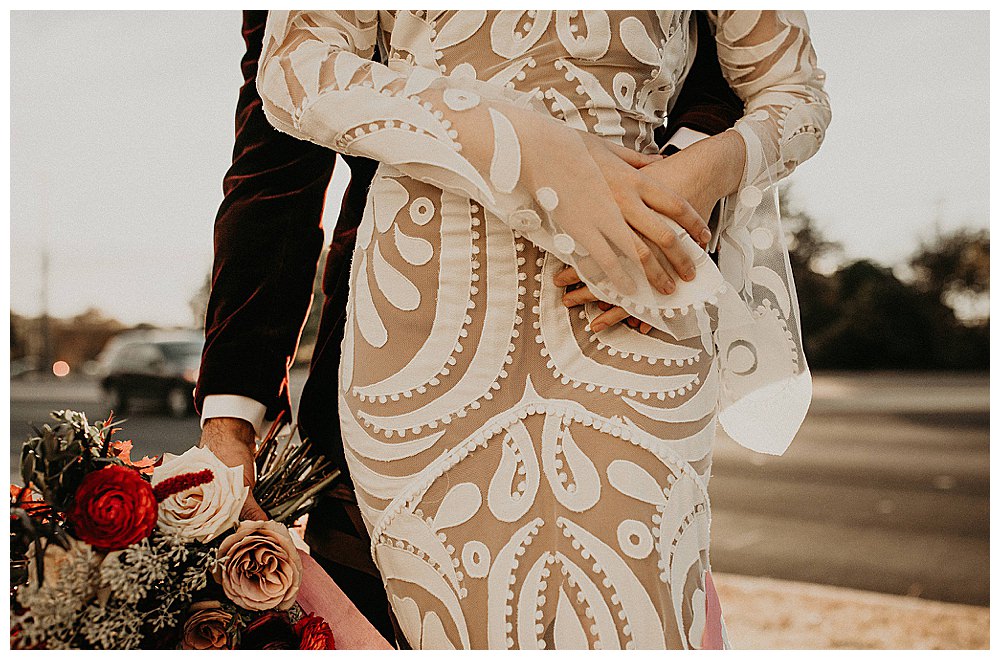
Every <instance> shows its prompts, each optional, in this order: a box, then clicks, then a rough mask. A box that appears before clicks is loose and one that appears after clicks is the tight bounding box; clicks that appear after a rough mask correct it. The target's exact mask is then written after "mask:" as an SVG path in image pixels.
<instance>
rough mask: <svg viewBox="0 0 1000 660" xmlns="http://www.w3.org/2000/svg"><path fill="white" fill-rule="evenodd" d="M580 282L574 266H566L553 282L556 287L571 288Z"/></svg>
mask: <svg viewBox="0 0 1000 660" xmlns="http://www.w3.org/2000/svg"><path fill="white" fill-rule="evenodd" d="M580 281H581V280H580V276H579V275H577V273H576V268H573V267H572V266H566V267H565V268H563V269H562V270H561V271H559V272H558V273H556V274H555V276H554V277H553V278H552V282H553V283H554V284H555V285H556V286H571V285H573V284H577V283H578V282H580Z"/></svg>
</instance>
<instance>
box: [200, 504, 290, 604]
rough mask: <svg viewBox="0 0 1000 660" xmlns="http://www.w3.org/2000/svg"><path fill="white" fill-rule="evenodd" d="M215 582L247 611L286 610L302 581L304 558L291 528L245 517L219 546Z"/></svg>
mask: <svg viewBox="0 0 1000 660" xmlns="http://www.w3.org/2000/svg"><path fill="white" fill-rule="evenodd" d="M219 559H221V560H222V565H221V566H220V568H218V569H216V570H215V573H214V577H215V581H216V582H218V583H219V584H220V585H222V590H223V591H224V592H225V594H226V596H227V597H229V598H230V599H231V600H232V601H233V602H234V603H236V605H238V606H239V607H242V608H244V609H247V610H254V611H261V610H270V609H279V610H287V609H289V608H290V607H291V606H292V605H293V604H294V603H295V596H296V595H298V593H299V584H300V583H301V582H302V560H300V559H299V553H298V550H297V549H296V548H295V544H294V543H293V542H292V537H291V534H289V532H288V528H287V527H285V526H284V525H282V524H281V523H278V522H275V521H273V520H245V521H243V522H241V523H240V524H239V526H238V527H237V528H236V531H235V532H233V533H232V534H231V535H229V536H227V537H226V538H225V539H223V541H222V544H221V545H220V546H219Z"/></svg>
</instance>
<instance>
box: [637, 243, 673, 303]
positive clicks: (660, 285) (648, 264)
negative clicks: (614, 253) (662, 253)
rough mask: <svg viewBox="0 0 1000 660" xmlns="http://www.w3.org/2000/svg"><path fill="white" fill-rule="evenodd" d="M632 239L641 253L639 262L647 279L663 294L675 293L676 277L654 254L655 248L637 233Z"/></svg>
mask: <svg viewBox="0 0 1000 660" xmlns="http://www.w3.org/2000/svg"><path fill="white" fill-rule="evenodd" d="M632 240H633V242H634V244H635V250H636V252H637V253H638V254H639V263H641V264H642V269H643V270H644V271H645V273H646V279H648V280H649V283H650V284H652V285H653V286H654V287H655V288H656V290H657V291H659V292H660V293H662V294H665V295H669V294H671V293H673V292H674V290H675V289H676V288H677V284H676V283H675V282H674V278H672V277H670V274H669V273H667V271H666V269H664V268H663V264H661V263H660V260H659V259H657V258H656V255H655V254H653V250H652V249H650V247H649V246H648V245H646V242H645V241H643V240H642V238H640V237H639V236H638V235H636V234H633V235H632Z"/></svg>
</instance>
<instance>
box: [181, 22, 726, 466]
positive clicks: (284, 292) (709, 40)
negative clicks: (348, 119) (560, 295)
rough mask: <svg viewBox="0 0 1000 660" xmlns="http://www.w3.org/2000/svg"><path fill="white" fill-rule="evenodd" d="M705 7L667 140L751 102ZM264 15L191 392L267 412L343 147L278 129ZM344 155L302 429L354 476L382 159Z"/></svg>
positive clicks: (240, 112)
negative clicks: (354, 379)
mask: <svg viewBox="0 0 1000 660" xmlns="http://www.w3.org/2000/svg"><path fill="white" fill-rule="evenodd" d="M696 14H697V24H698V30H699V39H698V44H699V46H698V52H697V54H696V57H695V61H694V64H693V66H692V69H691V72H690V73H689V76H688V78H687V80H686V82H685V84H684V87H683V89H682V90H681V93H680V96H679V98H678V100H677V103H676V104H675V106H674V109H673V111H672V112H671V117H670V121H669V129H662V130H660V131H659V133H658V135H657V143H658V144H661V145H662V144H663V143H664V142H666V140H667V139H669V135H670V134H672V133H673V132H674V131H676V130H677V129H678V128H680V127H682V126H686V127H688V128H691V129H693V130H697V131H700V132H702V133H707V134H716V133H719V132H721V131H723V130H725V129H726V128H728V127H730V126H732V125H733V123H735V121H736V120H737V119H738V118H739V117H740V116H741V115H742V114H743V104H742V102H741V101H740V100H739V99H738V98H737V97H736V96H735V94H733V92H732V90H731V89H730V88H729V85H728V84H727V83H726V81H725V80H724V79H723V77H722V73H721V71H720V69H719V64H718V60H717V58H716V51H715V40H714V37H713V36H712V34H711V32H710V31H709V27H708V22H707V20H706V19H705V17H704V16H703V15H702V14H703V13H702V12H696ZM266 18H267V12H266V11H244V12H243V38H244V41H245V42H246V47H247V50H246V54H245V55H244V57H243V60H242V63H241V65H242V71H243V79H244V82H243V86H242V87H241V88H240V95H239V102H238V104H237V108H236V143H235V147H234V149H233V162H232V166H231V167H230V168H229V170H228V172H227V173H226V177H225V180H224V182H223V190H224V193H225V198H224V200H223V202H222V205H221V206H220V208H219V212H218V215H217V216H216V219H215V233H214V237H215V238H214V242H215V260H214V264H213V271H212V289H211V295H210V298H209V303H208V311H207V318H206V330H205V340H206V341H205V349H204V353H203V355H202V362H201V370H200V375H199V378H198V383H197V386H196V389H195V393H194V396H195V408H196V409H197V411H198V413H199V414H200V413H201V409H202V404H203V402H204V399H205V397H206V396H207V395H209V394H239V395H243V396H247V397H250V398H252V399H255V400H257V401H260V402H261V403H263V404H265V406H266V407H267V417H268V418H269V419H270V418H273V417H274V416H275V415H276V414H277V412H278V411H280V410H285V411H288V414H289V415H290V409H291V408H290V402H289V394H288V369H289V367H290V366H291V363H292V360H293V357H294V354H295V350H296V347H297V344H298V339H299V334H300V330H301V328H302V324H303V322H304V319H305V317H306V314H307V312H308V307H309V297H310V295H311V293H312V286H313V280H314V278H315V275H316V268H317V262H318V260H319V255H320V252H321V251H322V244H323V230H322V225H321V214H322V209H323V204H324V199H325V195H326V188H327V185H328V184H329V182H330V176H331V175H332V173H333V167H334V163H335V161H336V158H337V154H336V153H335V152H333V151H331V150H329V149H326V148H323V147H320V146H318V145H315V144H312V143H310V142H305V141H302V140H297V139H295V138H292V137H290V136H288V135H285V134H284V133H279V132H278V131H277V130H275V129H274V128H272V127H271V125H270V124H269V123H268V121H267V119H266V118H265V117H264V112H263V110H262V109H261V100H260V97H259V96H258V94H257V87H256V82H255V81H256V77H257V60H258V58H259V57H260V53H261V46H262V40H263V35H264V24H265V21H266ZM668 130H669V133H668ZM341 157H342V158H343V159H344V161H345V162H346V163H347V164H348V165H349V166H350V168H351V183H350V186H349V187H348V189H347V193H346V194H345V196H344V199H343V203H342V204H341V208H340V216H339V217H338V218H337V221H336V228H335V231H334V235H333V240H332V243H331V245H330V251H329V256H328V257H327V260H326V265H325V269H324V271H323V286H322V289H323V293H324V300H323V301H322V304H323V309H322V317H321V322H320V327H319V335H318V339H317V343H316V347H315V350H314V351H313V355H312V361H311V363H310V371H309V376H308V379H307V381H306V384H305V388H304V390H303V393H302V398H301V400H300V402H299V412H298V420H297V421H298V425H299V432H300V434H301V435H302V437H308V438H310V439H311V440H312V442H313V443H314V445H315V446H316V447H317V448H318V449H320V450H321V451H323V452H324V453H325V454H327V455H328V456H329V457H330V458H331V459H332V460H333V461H334V462H335V463H336V464H337V465H338V466H340V467H341V469H342V471H343V472H344V475H345V478H347V467H346V465H345V464H344V450H343V446H342V443H341V437H340V422H339V416H338V410H337V373H338V364H339V360H340V342H341V339H342V338H343V335H344V320H345V308H346V303H347V293H348V288H349V287H348V279H349V277H348V275H349V270H350V268H349V266H350V256H351V252H352V250H353V247H354V239H355V233H356V230H357V226H358V224H359V223H360V221H361V215H362V211H363V209H364V205H365V197H366V195H367V192H368V186H369V184H370V182H371V180H372V176H373V174H374V172H375V168H376V166H377V163H375V162H374V161H371V160H368V159H364V158H357V157H352V156H341ZM319 302H320V301H317V304H318V303H319Z"/></svg>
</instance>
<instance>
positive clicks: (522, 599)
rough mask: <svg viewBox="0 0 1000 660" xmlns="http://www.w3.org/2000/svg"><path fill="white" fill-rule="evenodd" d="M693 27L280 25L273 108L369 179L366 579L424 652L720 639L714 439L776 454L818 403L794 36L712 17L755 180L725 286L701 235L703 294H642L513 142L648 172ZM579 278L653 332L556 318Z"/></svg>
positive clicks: (363, 481)
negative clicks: (365, 164)
mask: <svg viewBox="0 0 1000 660" xmlns="http://www.w3.org/2000/svg"><path fill="white" fill-rule="evenodd" d="M693 20H694V19H693V17H692V15H691V12H689V11H658V12H654V11H542V10H538V11H526V12H521V11H499V12H496V11H472V10H469V11H457V12H456V11H440V12H437V11H427V12H424V11H355V12H350V11H322V12H320V11H316V12H311V11H310V12H300V11H292V12H272V14H271V15H270V17H269V19H268V24H267V33H266V36H265V41H264V56H263V58H262V60H261V69H260V74H259V76H258V88H259V90H260V93H261V96H262V98H263V100H264V107H265V110H266V112H267V115H268V117H269V119H270V120H271V122H272V123H273V124H274V125H275V126H276V127H277V128H279V129H280V130H282V131H285V132H288V133H290V134H292V135H295V136H298V137H300V138H302V139H307V140H311V141H314V142H317V143H319V144H323V145H325V146H328V147H329V148H331V149H335V150H337V151H340V152H344V153H353V154H359V155H363V156H368V157H370V158H374V159H376V160H378V161H380V162H381V165H380V167H379V169H378V172H377V174H376V176H375V179H374V182H373V183H372V186H371V190H370V192H369V196H368V205H367V208H366V210H365V216H364V221H363V223H362V224H361V227H360V229H359V230H358V235H357V245H356V248H355V251H354V256H353V260H352V271H351V277H352V280H351V296H350V301H349V305H348V319H347V331H346V336H345V338H344V342H343V357H342V366H341V373H340V397H341V399H340V406H341V408H340V410H341V413H342V429H343V438H344V444H345V448H346V454H347V458H348V461H349V465H350V468H351V475H352V477H353V480H354V484H355V487H356V491H357V497H358V501H359V504H360V506H361V510H362V513H363V516H364V519H365V522H366V524H367V525H368V527H369V531H370V532H371V537H372V553H373V557H374V558H375V561H376V563H377V565H378V567H379V570H380V571H381V573H382V577H383V579H384V581H385V585H386V589H387V591H388V594H389V597H390V600H391V603H392V607H393V609H394V611H395V613H396V614H397V616H398V618H399V621H400V623H401V625H402V628H403V630H404V632H405V634H406V636H407V639H408V641H409V643H410V644H411V645H412V646H413V647H414V648H450V647H457V648H501V649H503V648H587V647H590V648H603V649H619V648H647V649H658V648H691V647H694V648H705V647H717V648H718V647H722V646H726V645H728V643H727V641H726V639H725V627H724V624H723V622H722V617H721V611H720V607H719V603H718V599H717V597H716V595H715V591H714V588H713V587H712V583H711V575H710V572H709V526H710V519H711V514H710V507H709V500H708V493H707V484H708V478H709V472H710V467H711V449H712V442H713V438H714V437H715V435H716V426H717V421H721V422H722V427H723V429H724V430H725V431H726V432H727V433H728V434H729V435H730V436H731V437H732V438H734V439H736V440H737V441H739V442H741V443H743V444H745V445H746V446H748V447H751V448H753V449H756V450H758V451H765V452H770V453H781V452H783V451H784V449H785V447H786V446H787V445H788V443H789V442H790V441H791V438H792V437H793V435H794V433H795V431H796V429H797V428H798V426H799V423H800V422H801V420H802V417H803V415H804V414H805V409H806V408H807V407H808V402H809V398H810V386H809V376H808V372H807V370H806V364H805V360H804V357H803V354H802V349H801V339H800V336H799V330H798V319H797V305H796V301H795V292H794V289H793V287H792V282H791V279H790V274H789V268H788V260H787V253H786V252H785V248H784V244H783V238H782V234H781V229H780V225H779V223H778V214H777V206H776V191H775V182H776V181H777V180H779V179H780V178H782V177H783V176H785V175H786V174H787V173H788V172H790V171H791V170H792V169H793V168H794V167H795V166H796V164H798V163H800V162H801V161H803V160H805V159H807V158H808V157H810V156H811V155H812V154H813V153H814V152H815V151H816V149H817V147H818V146H819V144H820V142H821V140H822V137H823V133H824V131H825V128H826V125H827V123H828V121H829V116H830V114H829V106H828V103H827V98H826V95H825V93H824V92H823V79H824V76H823V72H822V71H821V70H819V69H818V68H816V60H815V54H814V52H813V49H812V46H811V44H810V41H809V36H808V29H807V25H806V21H805V18H804V16H803V15H802V14H801V13H799V12H752V11H747V12H740V11H736V12H721V13H711V14H710V20H711V23H712V25H713V28H714V30H715V32H716V39H717V41H718V50H719V58H720V61H721V64H722V69H723V71H724V74H725V76H726V77H727V79H728V80H729V82H730V84H731V85H732V87H733V89H734V90H735V91H736V93H737V94H738V95H739V96H740V97H741V98H742V99H743V100H744V101H745V103H746V116H745V117H743V119H741V120H740V122H739V123H738V124H737V126H736V127H735V129H734V130H737V131H739V133H740V135H742V136H743V139H744V141H745V142H746V145H747V166H746V171H745V175H744V180H743V182H742V185H741V187H740V190H739V192H738V193H736V194H735V195H733V196H732V197H731V198H729V199H728V200H727V204H726V209H727V211H726V213H725V217H724V218H723V219H722V222H721V225H720V227H721V247H720V264H719V267H718V268H717V267H716V266H715V264H714V263H712V261H711V260H710V259H708V257H707V256H706V255H705V254H704V253H703V252H700V251H699V250H698V248H697V246H696V244H695V243H694V242H693V241H691V240H690V239H689V238H685V239H683V240H685V241H686V242H685V245H686V246H687V249H688V250H689V252H691V253H692V254H693V255H694V254H697V257H696V260H697V268H698V272H697V276H696V278H695V279H694V280H693V281H691V282H680V286H679V287H678V289H677V291H676V292H675V293H673V294H670V295H664V294H661V293H659V292H657V291H656V290H654V289H653V288H652V287H650V286H649V285H648V284H646V283H645V278H644V277H643V276H642V273H641V271H639V270H636V267H635V266H634V265H631V264H626V267H627V268H628V269H631V270H630V272H631V273H632V275H633V276H634V277H633V279H634V280H635V281H636V282H637V283H638V284H639V286H638V290H637V291H634V292H632V293H629V294H628V295H626V294H625V293H623V292H622V291H621V290H619V289H618V288H616V287H615V286H613V285H612V284H611V283H610V280H609V278H608V277H607V276H606V275H605V274H604V273H603V271H602V270H601V268H600V267H599V266H598V262H597V260H596V259H595V258H594V255H593V254H591V252H590V250H589V248H587V247H586V245H587V244H592V243H588V241H589V240H590V239H591V238H592V237H591V236H588V234H587V232H586V231H581V229H580V224H579V222H577V223H575V224H574V222H573V221H574V220H576V221H579V220H580V217H579V213H577V214H576V215H575V216H574V215H570V213H571V212H572V209H573V208H574V204H576V207H575V208H576V209H579V208H581V205H580V202H582V203H583V207H582V208H586V203H587V200H586V199H583V200H581V199H579V198H578V196H577V197H574V196H573V195H570V193H569V191H572V190H573V186H574V184H575V183H576V182H574V181H572V180H570V177H568V176H566V175H565V174H564V168H565V165H566V163H564V162H561V161H560V154H559V153H555V152H553V153H551V154H550V157H549V158H548V159H547V161H546V162H545V166H544V167H541V168H539V166H538V162H537V158H536V160H534V161H532V160H531V158H529V156H530V155H531V154H537V153H538V152H539V145H537V144H536V145H527V144H525V143H524V142H523V139H522V137H523V136H522V135H521V134H520V133H519V122H518V121H517V119H516V117H517V116H518V113H519V112H521V113H523V112H524V111H526V110H527V111H533V112H538V113H547V115H548V116H550V117H547V118H546V121H553V122H557V121H558V122H565V123H567V124H569V125H570V126H573V127H575V128H578V129H580V130H584V131H589V132H591V133H595V134H597V135H600V136H603V137H604V138H606V139H608V140H610V141H613V142H615V143H616V144H619V145H624V146H627V147H630V148H633V149H636V150H639V151H643V152H647V153H648V152H651V151H654V150H655V147H654V145H653V143H652V135H653V128H654V127H655V126H656V125H658V124H659V123H661V122H662V121H663V119H664V117H665V116H666V114H667V113H668V112H669V110H670V107H671V105H672V102H673V100H674V98H675V97H676V94H677V90H678V89H679V88H680V86H681V84H682V83H683V81H684V78H685V76H686V74H687V70H688V67H689V66H690V62H691V60H692V58H693V53H694V43H693V41H694V39H695V38H696V36H695V35H696V32H695V30H694V29H693V28H694V23H693ZM376 47H378V48H379V49H380V51H381V53H382V61H383V62H385V64H379V63H374V62H372V61H371V57H372V54H373V49H375V48H376ZM521 116H523V115H521ZM532 116H533V117H534V116H536V115H532ZM563 128H564V127H562V126H559V127H558V130H563ZM529 147H531V148H532V149H531V150H530V151H529ZM539 181H541V182H542V185H537V182H539ZM585 219H586V218H584V220H585ZM564 264H572V265H575V266H576V267H577V270H578V272H579V273H580V274H581V276H582V277H583V279H584V280H585V281H586V282H587V283H588V284H589V285H590V286H591V287H592V289H593V290H594V291H596V292H599V294H600V296H601V297H602V298H603V299H605V300H607V301H609V302H614V303H617V304H619V305H622V306H624V307H625V308H627V309H628V310H629V311H630V312H631V313H632V314H633V315H635V316H637V317H639V318H641V319H644V320H646V321H648V322H649V323H651V324H652V325H653V326H654V330H653V331H652V332H650V333H649V334H648V335H643V334H640V333H639V332H637V331H635V330H633V329H631V328H629V327H628V326H626V325H624V324H619V325H615V326H612V327H610V328H608V329H606V330H603V331H600V332H597V333H596V334H595V333H593V332H591V331H590V328H589V325H588V322H589V320H590V319H592V318H594V316H595V315H596V314H598V313H599V309H598V308H597V307H596V305H587V307H586V309H584V310H583V311H582V312H581V311H580V309H574V310H567V309H566V308H565V307H564V306H563V305H562V304H561V302H560V298H561V296H562V293H563V290H562V289H561V288H560V287H557V286H556V285H554V284H553V283H552V276H553V275H554V274H555V273H556V272H558V271H559V270H560V269H561V268H563V266H564Z"/></svg>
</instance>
